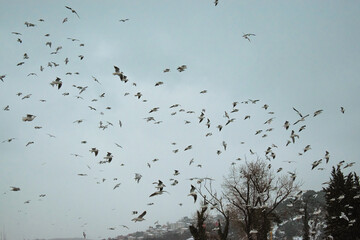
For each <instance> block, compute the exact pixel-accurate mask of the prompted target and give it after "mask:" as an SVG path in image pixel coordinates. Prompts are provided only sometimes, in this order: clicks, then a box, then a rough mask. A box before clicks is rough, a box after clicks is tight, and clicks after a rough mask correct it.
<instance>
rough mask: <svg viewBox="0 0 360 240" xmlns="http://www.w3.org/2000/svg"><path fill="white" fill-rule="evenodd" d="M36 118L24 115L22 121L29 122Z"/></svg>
mask: <svg viewBox="0 0 360 240" xmlns="http://www.w3.org/2000/svg"><path fill="white" fill-rule="evenodd" d="M35 118H36V116H35V115H31V114H26V117H23V118H22V120H23V121H24V122H31V121H32V120H34V119H35Z"/></svg>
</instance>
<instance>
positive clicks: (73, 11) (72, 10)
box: [65, 6, 80, 18]
mask: <svg viewBox="0 0 360 240" xmlns="http://www.w3.org/2000/svg"><path fill="white" fill-rule="evenodd" d="M65 7H66V8H67V9H69V10H71V12H72V13H75V14H76V16H78V18H80V17H79V15H78V14H77V12H76V11H75V10H74V9H72V8H71V7H68V6H65Z"/></svg>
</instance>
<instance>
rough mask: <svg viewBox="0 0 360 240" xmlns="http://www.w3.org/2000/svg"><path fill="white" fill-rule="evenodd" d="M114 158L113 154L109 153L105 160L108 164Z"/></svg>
mask: <svg viewBox="0 0 360 240" xmlns="http://www.w3.org/2000/svg"><path fill="white" fill-rule="evenodd" d="M113 157H114V156H113V155H112V154H111V152H107V154H106V156H105V157H104V159H107V160H108V162H111V161H112V158H113Z"/></svg>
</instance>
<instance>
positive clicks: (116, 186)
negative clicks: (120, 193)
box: [113, 183, 121, 190]
mask: <svg viewBox="0 0 360 240" xmlns="http://www.w3.org/2000/svg"><path fill="white" fill-rule="evenodd" d="M120 184H121V183H118V184H116V185H115V187H114V188H113V190H114V189H116V188H118V187H119V186H120Z"/></svg>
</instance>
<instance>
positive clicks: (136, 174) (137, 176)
mask: <svg viewBox="0 0 360 240" xmlns="http://www.w3.org/2000/svg"><path fill="white" fill-rule="evenodd" d="M141 177H142V175H141V174H140V173H135V178H134V179H135V181H136V182H137V183H139V182H140V179H141Z"/></svg>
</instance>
